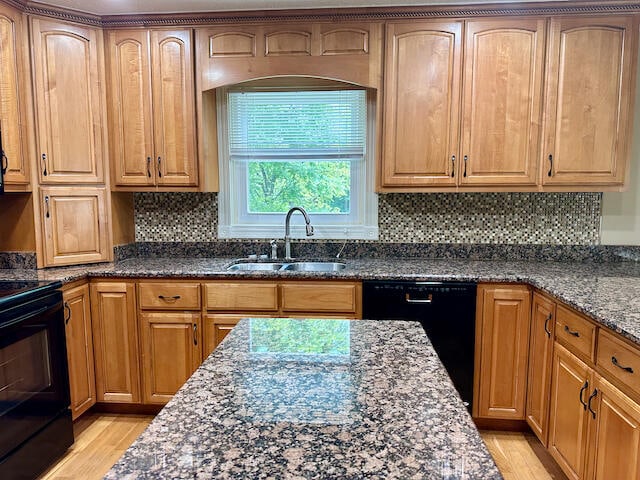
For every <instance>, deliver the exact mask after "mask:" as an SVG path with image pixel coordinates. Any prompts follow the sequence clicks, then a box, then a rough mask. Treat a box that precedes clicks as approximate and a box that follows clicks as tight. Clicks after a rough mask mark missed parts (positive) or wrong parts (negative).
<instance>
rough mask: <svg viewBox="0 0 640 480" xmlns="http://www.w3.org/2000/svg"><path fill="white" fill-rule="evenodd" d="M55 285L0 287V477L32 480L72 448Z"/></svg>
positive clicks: (60, 314)
mask: <svg viewBox="0 0 640 480" xmlns="http://www.w3.org/2000/svg"><path fill="white" fill-rule="evenodd" d="M61 286H62V284H61V283H60V282H0V478H2V479H3V480H18V479H20V480H22V479H24V480H26V479H34V478H36V477H37V476H38V475H39V474H40V473H42V472H43V471H44V470H45V469H46V468H47V467H49V466H50V465H51V464H52V463H53V462H55V460H57V459H58V458H59V457H60V456H62V454H64V452H65V451H66V450H67V448H68V447H69V446H70V445H71V444H72V443H73V423H72V421H71V410H70V408H69V406H70V400H69V376H68V375H69V374H68V371H67V351H66V342H65V330H64V318H63V306H62V305H63V304H62V293H61V292H60V291H59V290H58V288H60V287H61Z"/></svg>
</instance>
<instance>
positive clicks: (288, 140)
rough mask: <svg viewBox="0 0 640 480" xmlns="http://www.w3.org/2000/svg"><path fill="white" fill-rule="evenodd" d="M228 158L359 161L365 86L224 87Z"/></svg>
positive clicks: (362, 147)
mask: <svg viewBox="0 0 640 480" xmlns="http://www.w3.org/2000/svg"><path fill="white" fill-rule="evenodd" d="M228 95H229V97H228V102H227V103H228V109H229V111H228V119H229V120H228V123H229V149H230V159H231V160H233V161H270V162H272V161H294V160H313V161H317V160H345V159H349V160H361V159H363V158H364V154H365V147H366V96H365V91H364V90H332V91H324V90H320V91H290V90H285V91H229V94H228Z"/></svg>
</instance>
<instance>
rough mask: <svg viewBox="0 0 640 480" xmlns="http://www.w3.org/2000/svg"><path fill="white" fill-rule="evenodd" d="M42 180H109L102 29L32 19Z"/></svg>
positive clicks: (101, 181)
mask: <svg viewBox="0 0 640 480" xmlns="http://www.w3.org/2000/svg"><path fill="white" fill-rule="evenodd" d="M31 27H32V28H31V35H32V45H33V68H34V70H33V73H34V77H35V78H34V83H35V107H36V123H37V129H36V131H37V148H38V150H37V153H38V156H39V171H40V183H43V184H48V183H71V182H73V183H103V182H104V159H103V156H104V147H103V135H104V130H105V125H104V122H103V108H104V106H103V99H102V92H101V85H102V82H101V79H100V76H101V64H100V62H99V60H98V59H99V58H100V55H101V46H99V45H98V42H99V41H100V42H101V41H102V33H101V32H98V31H97V30H94V29H91V28H85V27H78V26H72V25H67V24H63V23H58V22H53V21H47V20H40V19H38V18H34V19H33V20H32V23H31Z"/></svg>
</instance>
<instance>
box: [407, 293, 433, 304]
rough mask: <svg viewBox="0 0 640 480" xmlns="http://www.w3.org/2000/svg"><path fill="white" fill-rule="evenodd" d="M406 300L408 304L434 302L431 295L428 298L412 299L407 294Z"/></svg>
mask: <svg viewBox="0 0 640 480" xmlns="http://www.w3.org/2000/svg"><path fill="white" fill-rule="evenodd" d="M404 299H405V301H406V302H407V303H431V302H432V301H433V295H431V294H429V295H428V296H427V298H411V297H410V296H409V294H408V293H407V294H406V295H405V297H404Z"/></svg>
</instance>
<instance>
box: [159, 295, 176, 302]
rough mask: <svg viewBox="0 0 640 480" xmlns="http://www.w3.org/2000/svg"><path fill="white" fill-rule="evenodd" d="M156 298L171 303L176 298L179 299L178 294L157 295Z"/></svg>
mask: <svg viewBox="0 0 640 480" xmlns="http://www.w3.org/2000/svg"><path fill="white" fill-rule="evenodd" d="M158 298H159V299H160V300H164V301H165V302H170V303H173V302H175V301H176V300H180V295H174V296H173V297H167V296H164V295H158Z"/></svg>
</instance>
